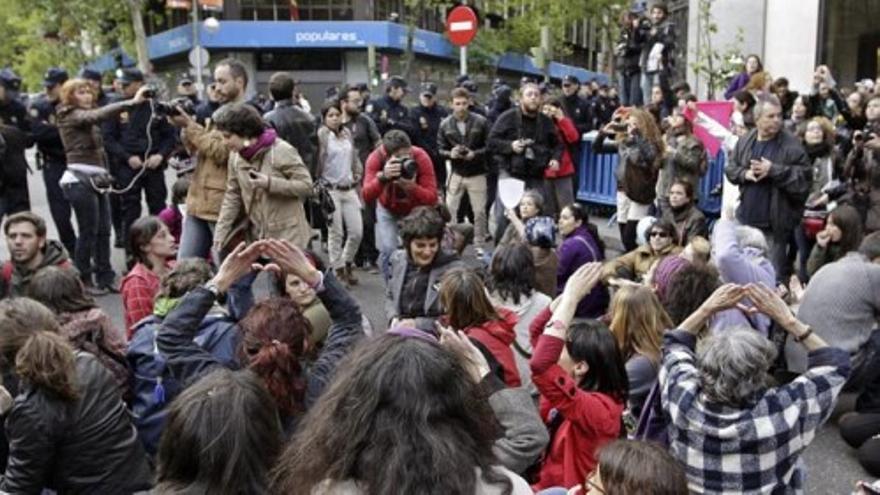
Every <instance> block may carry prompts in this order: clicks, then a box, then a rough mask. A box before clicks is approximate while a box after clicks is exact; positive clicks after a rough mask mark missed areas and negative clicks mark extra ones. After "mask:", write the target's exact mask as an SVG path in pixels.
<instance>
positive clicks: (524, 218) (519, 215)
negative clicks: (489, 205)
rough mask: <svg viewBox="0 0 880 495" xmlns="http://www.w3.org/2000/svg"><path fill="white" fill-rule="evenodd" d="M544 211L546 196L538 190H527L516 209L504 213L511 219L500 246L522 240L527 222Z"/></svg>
mask: <svg viewBox="0 0 880 495" xmlns="http://www.w3.org/2000/svg"><path fill="white" fill-rule="evenodd" d="M543 212H544V197H543V196H541V193H540V192H538V191H526V192H525V194H523V197H522V199H520V200H519V205H518V206H517V208H516V211H513V210H512V209H508V210H507V211H505V212H504V215H505V216H506V217H507V219H508V220H509V221H510V223H509V224H508V225H507V228H505V229H504V233H503V234H502V235H501V239H499V240H498V244H497V245H498V246H503V245H505V244H510V243H513V242H522V241H523V240H525V235H526V225H525V224H526V222H528V221H529V220H530V219H532V218H535V217H539V216H541V215H542V214H543Z"/></svg>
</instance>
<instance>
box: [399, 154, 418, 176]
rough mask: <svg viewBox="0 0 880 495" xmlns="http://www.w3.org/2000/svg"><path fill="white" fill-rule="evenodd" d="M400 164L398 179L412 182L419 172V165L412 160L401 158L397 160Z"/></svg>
mask: <svg viewBox="0 0 880 495" xmlns="http://www.w3.org/2000/svg"><path fill="white" fill-rule="evenodd" d="M398 162H399V163H400V178H401V179H407V180H412V179H414V178H415V176H416V172H418V171H419V165H418V164H417V163H416V161H415V160H413V159H412V158H403V159H400V160H398Z"/></svg>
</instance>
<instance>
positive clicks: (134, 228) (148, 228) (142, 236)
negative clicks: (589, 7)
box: [126, 216, 163, 270]
mask: <svg viewBox="0 0 880 495" xmlns="http://www.w3.org/2000/svg"><path fill="white" fill-rule="evenodd" d="M162 225H163V223H162V220H159V217H153V216H150V217H143V218H139V219H137V220H136V221H135V222H134V223H133V224H131V227H129V228H128V239H127V240H128V245H127V246H126V250H127V251H128V256H129V259H128V269H129V270H130V269H132V268H133V267H134V265H136V264H138V263H141V264H143V265H144V266H146V267H147V268H150V269H152V268H153V266H152V265H151V264H150V260H148V259H147V255H146V254H144V252H143V250H142V249H141V247H143V246H145V245H147V244H149V243H150V241H151V240H153V237H156V234H158V233H159V230H161V229H162Z"/></svg>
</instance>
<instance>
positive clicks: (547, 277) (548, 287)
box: [525, 217, 559, 297]
mask: <svg viewBox="0 0 880 495" xmlns="http://www.w3.org/2000/svg"><path fill="white" fill-rule="evenodd" d="M525 227H526V238H525V242H526V244H527V245H528V247H529V250H530V251H531V252H532V257H533V258H534V260H535V285H534V287H535V290H537V291H539V292H541V293H542V294H545V295H547V296H548V297H556V277H557V273H558V270H559V256H558V255H557V254H556V249H554V248H555V247H556V230H557V228H556V222H554V221H553V219H552V218H550V217H534V218H530V219H529V220H527V221H526V225H525Z"/></svg>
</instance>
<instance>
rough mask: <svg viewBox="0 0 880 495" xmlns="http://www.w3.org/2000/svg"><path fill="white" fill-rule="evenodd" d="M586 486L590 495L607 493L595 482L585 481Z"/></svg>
mask: <svg viewBox="0 0 880 495" xmlns="http://www.w3.org/2000/svg"><path fill="white" fill-rule="evenodd" d="M587 485H589V487H590V493H594V492H595V493H598V494H599V495H606V493H607V492H606V491H605V489H604V488H602V487H601V486H599V484H598V483H596V482H595V481H593V480H592V479H588V480H587Z"/></svg>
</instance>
